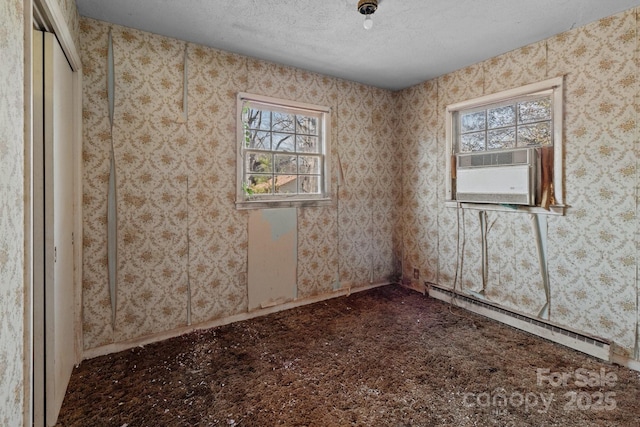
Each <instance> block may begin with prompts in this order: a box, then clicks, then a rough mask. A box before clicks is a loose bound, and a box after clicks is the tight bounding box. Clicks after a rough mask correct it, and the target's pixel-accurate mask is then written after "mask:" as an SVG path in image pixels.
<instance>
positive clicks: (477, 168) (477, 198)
mask: <svg viewBox="0 0 640 427" xmlns="http://www.w3.org/2000/svg"><path fill="white" fill-rule="evenodd" d="M536 158H537V154H536V151H535V148H520V149H515V150H506V151H497V152H494V153H491V152H482V153H468V154H467V153H465V154H457V155H456V201H458V202H471V203H498V204H509V205H528V206H533V205H535V189H536V185H535V183H536V170H537V168H536Z"/></svg>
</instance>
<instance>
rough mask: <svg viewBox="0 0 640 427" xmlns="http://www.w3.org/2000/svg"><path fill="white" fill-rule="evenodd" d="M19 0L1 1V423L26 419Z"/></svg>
mask: <svg viewBox="0 0 640 427" xmlns="http://www.w3.org/2000/svg"><path fill="white" fill-rule="evenodd" d="M23 21H24V17H23V5H22V1H21V0H10V1H3V2H2V3H0V52H2V62H1V63H0V82H2V84H0V105H2V108H0V129H2V132H0V200H2V203H0V425H3V426H19V425H22V423H23V412H22V411H23V401H24V400H23V397H24V396H23V387H24V371H23V357H24V351H25V350H24V346H23V343H24V325H23V320H24V314H23V310H24V271H23V268H24V263H25V253H24V245H23V242H24V239H25V235H24V230H25V227H24V179H23V176H24V136H23V132H24V113H23V111H24V110H23V101H24V98H23V90H24V64H23V60H24V58H23V57H24V45H23V35H24V27H23Z"/></svg>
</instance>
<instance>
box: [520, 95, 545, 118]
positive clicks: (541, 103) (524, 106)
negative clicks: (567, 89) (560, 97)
mask: <svg viewBox="0 0 640 427" xmlns="http://www.w3.org/2000/svg"><path fill="white" fill-rule="evenodd" d="M541 120H551V98H540V99H535V100H533V101H524V102H520V103H518V123H531V122H538V121H541Z"/></svg>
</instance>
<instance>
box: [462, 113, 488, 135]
mask: <svg viewBox="0 0 640 427" xmlns="http://www.w3.org/2000/svg"><path fill="white" fill-rule="evenodd" d="M484 129H486V123H485V114H484V111H478V112H476V113H470V114H463V115H462V116H461V117H460V132H462V133H467V132H474V131H478V130H484Z"/></svg>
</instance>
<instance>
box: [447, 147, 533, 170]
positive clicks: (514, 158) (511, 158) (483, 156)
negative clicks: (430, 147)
mask: <svg viewBox="0 0 640 427" xmlns="http://www.w3.org/2000/svg"><path fill="white" fill-rule="evenodd" d="M528 162H529V150H527V149H519V150H511V151H498V152H495V153H469V154H458V167H460V168H464V167H482V166H507V165H522V164H527V163H528Z"/></svg>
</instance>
